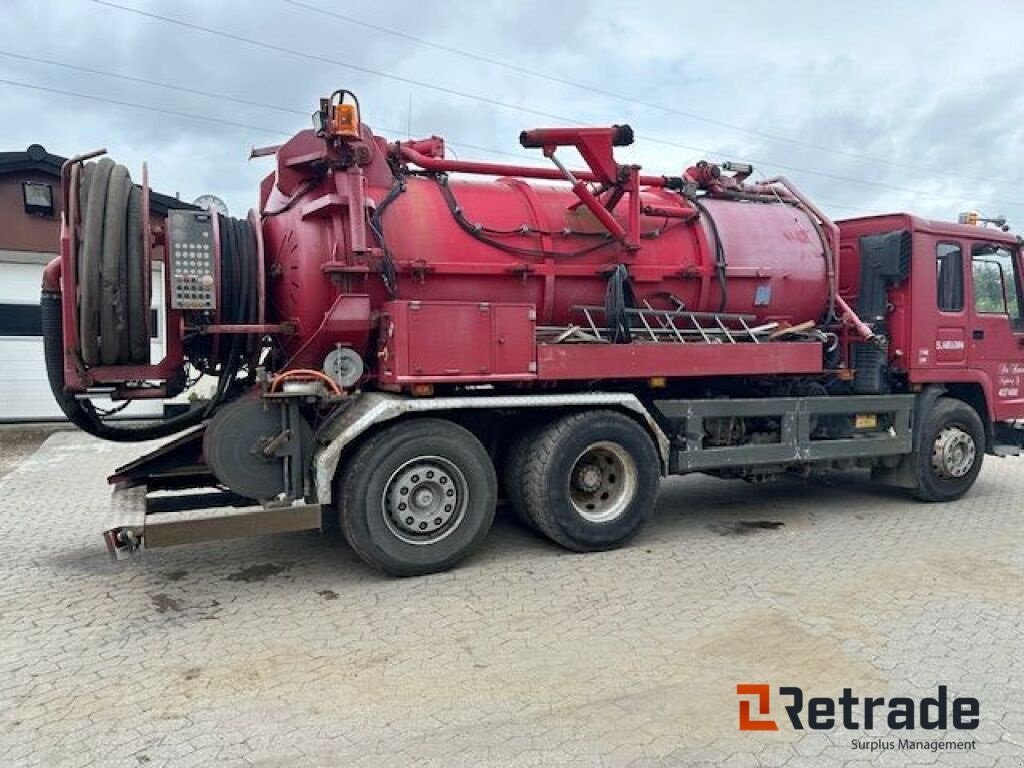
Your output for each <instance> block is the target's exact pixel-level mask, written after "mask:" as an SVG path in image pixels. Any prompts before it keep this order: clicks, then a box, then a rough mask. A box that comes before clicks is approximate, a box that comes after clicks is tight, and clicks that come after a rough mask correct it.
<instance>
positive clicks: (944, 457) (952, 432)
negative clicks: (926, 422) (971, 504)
mask: <svg viewBox="0 0 1024 768" xmlns="http://www.w3.org/2000/svg"><path fill="white" fill-rule="evenodd" d="M977 453H978V449H977V447H976V446H975V444H974V438H973V437H971V435H970V434H969V433H968V432H966V431H964V430H963V429H961V428H960V427H955V426H950V427H946V428H945V429H943V430H942V431H941V432H939V434H938V437H936V438H935V443H934V445H933V446H932V468H933V469H934V470H935V472H936V474H938V475H939V477H943V478H947V479H949V478H959V477H963V476H964V475H966V474H967V473H968V472H970V471H971V468H972V467H973V466H974V461H975V459H976V458H977Z"/></svg>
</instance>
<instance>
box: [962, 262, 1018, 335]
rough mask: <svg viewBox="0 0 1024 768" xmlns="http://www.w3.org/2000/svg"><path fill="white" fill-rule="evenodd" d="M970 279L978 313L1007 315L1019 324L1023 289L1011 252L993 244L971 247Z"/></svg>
mask: <svg viewBox="0 0 1024 768" xmlns="http://www.w3.org/2000/svg"><path fill="white" fill-rule="evenodd" d="M971 279H972V282H973V283H974V311H975V312H977V313H978V314H983V315H1007V316H1008V317H1009V318H1010V320H1011V321H1013V322H1014V323H1015V324H1016V323H1018V322H1019V321H1020V319H1021V317H1020V305H1021V301H1020V290H1019V286H1018V280H1017V276H1016V271H1015V269H1014V259H1013V252H1012V251H1011V250H1010V249H1008V248H1006V247H1005V246H1002V245H995V244H994V243H979V244H977V245H974V246H972V247H971Z"/></svg>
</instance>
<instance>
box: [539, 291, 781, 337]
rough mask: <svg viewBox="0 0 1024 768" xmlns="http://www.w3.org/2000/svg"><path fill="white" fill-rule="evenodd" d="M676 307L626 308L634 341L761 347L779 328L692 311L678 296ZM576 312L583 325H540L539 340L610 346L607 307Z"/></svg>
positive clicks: (747, 317)
mask: <svg viewBox="0 0 1024 768" xmlns="http://www.w3.org/2000/svg"><path fill="white" fill-rule="evenodd" d="M669 298H670V300H671V301H672V303H673V304H675V307H674V308H672V309H656V308H655V307H653V306H651V304H650V302H649V301H647V300H646V299H645V300H644V301H643V307H636V308H629V309H626V310H625V312H626V316H627V317H628V318H629V319H630V324H631V327H632V329H633V330H634V331H635V334H634V341H638V342H639V341H642V342H646V343H654V344H664V343H675V344H692V343H704V344H741V343H748V344H749V343H753V344H760V343H762V341H764V340H765V339H766V338H767V337H768V335H769V334H771V333H772V332H773V331H775V330H776V329H777V328H778V323H765V324H762V325H756V326H753V325H751V322H753V320H754V316H753V315H741V314H730V313H725V312H689V311H687V310H686V308H685V307H684V306H683V303H682V301H680V300H679V299H678V298H677V297H675V296H671V297H669ZM572 310H573V311H574V312H579V313H580V314H582V315H583V319H584V322H583V323H581V324H579V325H569V326H541V327H539V328H538V329H537V332H538V337H539V340H546V341H547V342H548V343H555V344H566V343H574V342H575V343H588V342H589V343H610V341H611V334H610V332H609V330H608V328H607V327H606V326H605V325H599V324H598V322H597V320H596V319H595V317H596V318H601V317H602V316H603V315H604V314H605V310H604V307H595V306H574V307H572Z"/></svg>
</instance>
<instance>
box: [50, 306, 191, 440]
mask: <svg viewBox="0 0 1024 768" xmlns="http://www.w3.org/2000/svg"><path fill="white" fill-rule="evenodd" d="M39 305H40V308H41V311H42V329H43V356H44V359H45V361H46V376H47V379H48V380H49V382H50V391H51V392H53V397H54V399H55V400H56V401H57V405H59V406H60V409H61V410H62V411H63V412H64V415H65V416H67V417H68V421H70V422H71V423H72V424H74V425H75V426H76V427H78V428H79V429H81V430H83V431H84V432H88V433H89V434H90V435H95V436H96V437H99V438H102V439H104V440H111V441H113V442H118V443H132V442H140V441H143V440H156V439H158V438H161V437H169V436H170V435H173V434H176V433H177V432H180V431H181V430H183V429H188V428H189V427H191V426H194V425H196V424H198V423H199V422H200V421H202V420H203V417H204V415H205V413H204V411H203V410H202V409H197V410H192V411H188V412H187V413H183V414H182V415H180V416H175V417H174V418H173V419H168V420H167V421H163V422H160V423H159V424H152V425H146V426H142V427H122V426H118V427H113V426H111V425H109V424H106V423H104V421H103V420H102V419H101V418H100V415H99V414H98V413H97V412H96V409H95V408H94V407H93V405H92V403H90V402H89V401H88V400H79V399H77V398H76V397H75V396H74V395H72V394H70V393H69V392H67V391H65V389H64V321H63V317H62V314H61V295H60V293H57V292H55V291H43V293H42V296H41V297H40V299H39Z"/></svg>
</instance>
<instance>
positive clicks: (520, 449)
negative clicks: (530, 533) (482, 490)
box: [502, 425, 544, 531]
mask: <svg viewBox="0 0 1024 768" xmlns="http://www.w3.org/2000/svg"><path fill="white" fill-rule="evenodd" d="M543 429H544V426H543V425H540V426H533V427H527V428H526V429H524V430H523V431H522V432H520V433H519V434H518V435H516V437H515V439H514V440H513V441H512V445H511V446H510V447H509V449H508V453H507V454H506V456H505V466H504V471H503V477H502V480H503V485H504V488H505V500H506V501H507V502H508V505H509V506H510V507H512V511H513V512H515V514H516V517H518V518H519V520H520V521H521V522H522V523H523V525H525V526H526V527H527V528H530V529H531V530H534V531H537V530H538V528H537V524H536V523H535V522H534V521H533V519H532V518H531V517H530V515H529V513H528V512H527V510H526V500H525V499H524V497H523V468H524V467H525V466H526V462H527V460H528V459H529V458H530V452H531V451H532V450H533V447H534V445H536V443H537V439H538V438H539V437H540V433H541V432H542V431H543Z"/></svg>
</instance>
